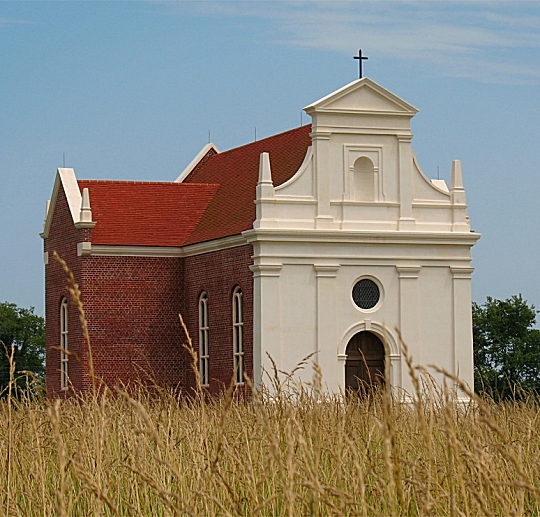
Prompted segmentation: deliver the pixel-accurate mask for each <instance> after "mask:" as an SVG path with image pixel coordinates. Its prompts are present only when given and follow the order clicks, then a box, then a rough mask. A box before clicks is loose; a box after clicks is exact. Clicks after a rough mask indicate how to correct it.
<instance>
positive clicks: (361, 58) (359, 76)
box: [353, 49, 368, 79]
mask: <svg viewBox="0 0 540 517" xmlns="http://www.w3.org/2000/svg"><path fill="white" fill-rule="evenodd" d="M353 59H358V68H359V70H358V79H362V61H363V60H364V59H368V58H367V57H366V56H363V55H362V49H360V50H359V51H358V55H357V56H353Z"/></svg>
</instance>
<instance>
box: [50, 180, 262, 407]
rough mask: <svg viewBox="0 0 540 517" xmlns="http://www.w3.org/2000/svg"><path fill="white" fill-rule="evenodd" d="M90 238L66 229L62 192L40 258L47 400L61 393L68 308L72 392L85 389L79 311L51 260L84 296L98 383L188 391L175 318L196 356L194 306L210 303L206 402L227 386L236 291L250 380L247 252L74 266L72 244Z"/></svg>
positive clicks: (187, 362) (190, 381) (94, 260)
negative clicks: (63, 311)
mask: <svg viewBox="0 0 540 517" xmlns="http://www.w3.org/2000/svg"><path fill="white" fill-rule="evenodd" d="M91 232H92V231H91V230H77V229H75V227H74V225H73V221H72V218H71V214H70V212H69V207H68V204H67V200H66V197H65V194H64V192H63V190H62V189H60V192H59V195H58V199H57V203H56V207H55V210H54V214H53V220H52V225H51V230H50V233H49V237H48V238H47V239H46V241H45V251H48V252H49V263H48V265H47V266H46V267H45V284H46V287H45V299H46V309H45V310H46V322H47V327H46V335H47V367H46V375H47V393H48V395H49V396H50V397H55V396H59V395H60V396H63V395H65V394H66V393H65V392H62V391H61V390H60V351H59V350H55V348H56V347H58V346H59V344H60V304H61V300H62V297H63V296H66V297H67V298H68V300H69V301H70V304H69V350H70V351H71V352H73V353H74V354H76V355H73V356H71V357H70V359H69V376H70V380H71V382H72V384H73V386H74V388H75V389H76V390H80V389H88V388H89V387H90V386H91V381H90V378H89V376H88V363H87V347H86V343H85V342H84V340H83V336H82V330H81V325H80V321H79V317H78V313H77V309H76V307H75V306H74V305H73V303H71V300H70V298H69V295H68V294H67V288H66V286H67V282H66V277H65V274H64V272H63V271H62V269H61V267H60V265H59V264H58V263H57V262H56V261H55V260H54V259H53V252H54V251H57V252H58V254H59V255H60V256H61V257H62V258H63V259H64V260H65V261H66V262H67V263H68V265H69V267H70V268H71V269H72V271H73V273H74V275H75V279H76V281H77V282H78V283H79V286H80V288H81V291H82V301H83V304H84V308H85V313H86V319H87V322H88V329H89V333H90V340H91V344H92V356H93V362H94V370H95V374H96V377H97V378H98V379H102V380H103V381H104V382H105V383H106V384H107V385H108V386H110V387H112V386H115V385H118V384H120V383H124V384H127V383H129V382H131V381H133V380H134V379H136V378H139V379H142V380H144V381H146V382H150V383H153V382H155V383H157V384H158V385H160V386H173V387H181V388H183V389H185V390H188V391H190V390H191V389H192V388H193V387H194V386H195V379H194V375H193V373H192V370H191V359H190V358H189V356H188V354H187V352H186V350H185V349H184V348H183V346H182V345H183V344H184V343H185V342H186V339H185V336H184V334H183V331H182V329H181V327H180V323H179V319H178V314H182V316H183V317H184V319H185V321H186V324H187V326H188V329H189V332H190V335H191V337H192V339H193V345H194V348H195V350H196V351H198V349H199V332H198V320H199V316H198V300H199V295H200V293H201V292H202V291H203V290H204V291H206V293H207V294H208V300H209V301H208V309H209V325H210V331H209V341H210V378H211V381H210V387H209V389H208V391H209V392H210V393H218V392H219V391H220V390H221V389H223V386H227V385H228V384H229V382H230V380H231V376H232V374H233V343H232V293H233V290H234V288H235V287H236V286H240V288H241V289H242V292H243V300H244V364H245V370H246V373H247V374H248V375H249V376H250V377H252V375H253V334H252V332H253V331H252V329H253V277H252V273H251V271H250V270H249V265H251V264H252V263H253V261H252V258H251V255H252V253H253V251H252V247H251V246H250V245H246V246H240V247H236V248H231V249H228V250H222V251H215V252H211V253H206V254H202V255H196V256H193V257H187V258H185V259H180V258H166V257H104V256H101V257H100V256H89V257H78V256H77V243H78V242H81V241H85V240H86V241H91Z"/></svg>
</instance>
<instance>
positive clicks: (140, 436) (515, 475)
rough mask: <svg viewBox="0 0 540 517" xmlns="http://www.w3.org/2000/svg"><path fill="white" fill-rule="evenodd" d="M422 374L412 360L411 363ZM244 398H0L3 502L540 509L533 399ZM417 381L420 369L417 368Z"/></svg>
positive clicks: (250, 511) (15, 508)
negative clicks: (463, 401) (465, 402)
mask: <svg viewBox="0 0 540 517" xmlns="http://www.w3.org/2000/svg"><path fill="white" fill-rule="evenodd" d="M413 371H414V372H415V374H416V375H418V370H416V369H415V370H413ZM321 382H322V380H321V378H320V373H319V372H318V371H315V375H314V382H313V385H311V386H304V387H297V388H296V389H292V390H291V388H290V387H289V390H287V391H286V390H281V391H280V390H279V389H278V391H277V393H276V391H275V390H274V391H273V393H272V396H271V397H270V396H269V394H268V393H265V392H264V391H262V392H260V393H259V394H257V395H256V396H255V398H254V399H253V400H251V401H244V400H241V399H237V398H235V397H234V396H232V395H231V394H230V393H229V394H228V395H224V396H223V397H221V398H219V399H214V400H210V401H208V400H207V401H205V400H203V397H202V396H195V397H192V398H180V397H178V396H175V395H173V394H172V393H170V392H168V391H166V390H162V391H160V392H159V393H156V392H155V391H154V392H153V393H152V394H149V393H148V392H147V391H145V390H144V389H142V388H141V389H139V390H135V391H133V390H132V391H130V393H129V394H128V393H127V392H123V391H118V392H117V393H115V394H112V393H111V392H110V391H108V390H106V389H105V390H103V391H101V392H100V393H99V394H97V393H96V394H89V395H87V396H84V397H83V396H80V397H74V398H72V399H70V400H66V401H62V402H60V401H58V400H56V401H46V400H35V399H25V398H24V397H22V398H21V397H19V398H18V399H14V398H8V399H7V400H5V401H3V402H1V403H0V455H1V465H2V470H1V473H0V491H1V493H0V497H1V498H2V499H1V501H2V504H1V513H0V514H1V515H21V516H49V515H59V516H67V515H69V516H71V515H81V516H87V515H143V516H147V515H164V516H165V515H209V516H213V515H216V516H217V515H220V516H221V515H242V516H251V515H261V516H282V515H283V516H299V515H315V516H322V515H351V516H352V515H359V516H367V515H381V516H383V515H384V516H388V515H390V516H397V515H452V516H454V515H466V516H471V515H490V516H491V515H493V516H495V515H505V516H506V515H538V514H539V513H540V511H539V509H540V504H539V495H540V494H539V491H540V489H539V477H540V462H539V457H540V436H539V434H540V423H539V415H540V410H539V407H538V404H537V403H536V402H535V401H534V400H532V399H531V400H526V401H524V402H516V403H503V404H497V405H496V404H494V403H492V402H490V401H484V400H477V402H476V404H474V405H473V404H471V405H468V406H464V405H462V404H456V402H455V401H454V400H453V398H452V396H451V393H452V392H451V391H450V390H446V391H441V392H438V393H436V394H435V395H434V396H429V397H428V396H426V395H425V393H423V396H422V397H417V398H416V401H415V402H414V403H398V402H396V401H395V400H393V399H392V398H391V397H389V394H388V393H387V392H385V393H379V394H378V395H376V396H374V397H371V398H368V399H359V398H355V397H349V398H341V397H329V396H327V395H325V394H324V393H323V391H322V390H321V388H320V387H321ZM418 382H419V385H420V386H421V378H420V377H418Z"/></svg>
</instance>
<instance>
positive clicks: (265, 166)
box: [259, 153, 273, 185]
mask: <svg viewBox="0 0 540 517" xmlns="http://www.w3.org/2000/svg"><path fill="white" fill-rule="evenodd" d="M261 184H266V185H268V184H269V185H273V184H272V171H271V169H270V155H269V154H268V153H261V157H260V160H259V185H261Z"/></svg>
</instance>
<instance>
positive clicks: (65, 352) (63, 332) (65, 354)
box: [60, 298, 69, 390]
mask: <svg viewBox="0 0 540 517" xmlns="http://www.w3.org/2000/svg"><path fill="white" fill-rule="evenodd" d="M68 362H69V348H68V302H67V300H66V299H65V298H63V299H62V303H61V304H60V388H61V389H63V390H67V389H68V387H69V376H68Z"/></svg>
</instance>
